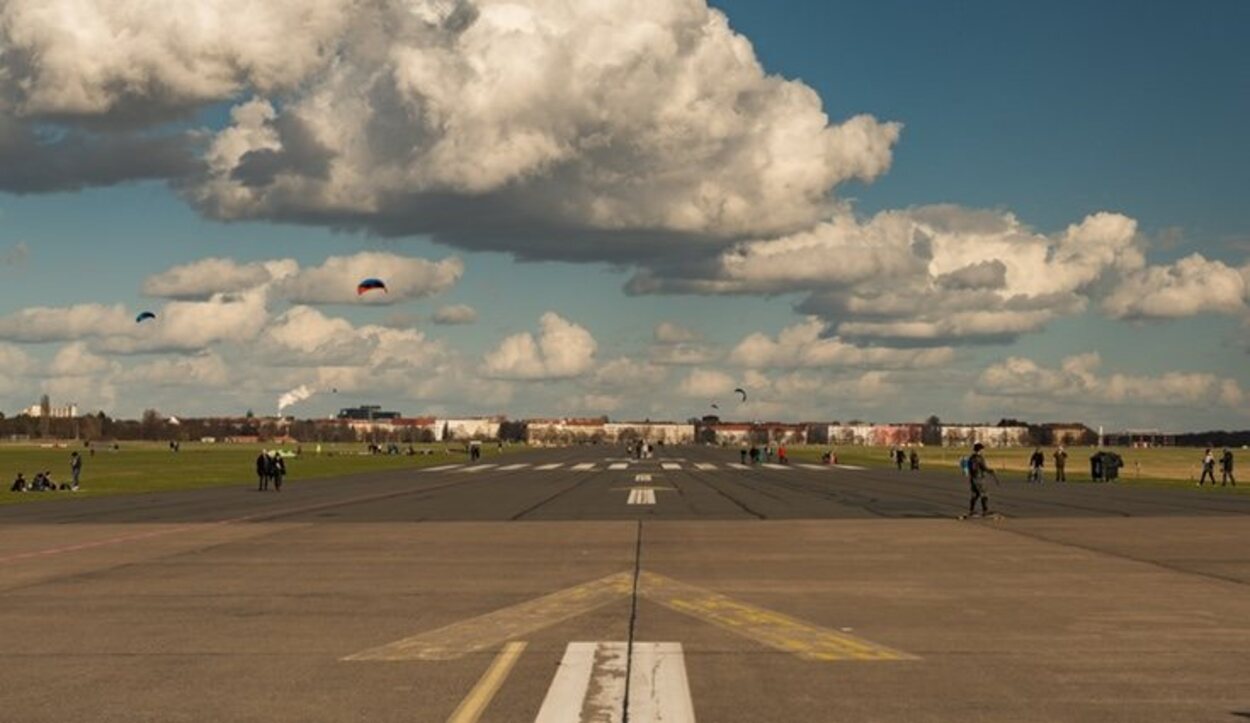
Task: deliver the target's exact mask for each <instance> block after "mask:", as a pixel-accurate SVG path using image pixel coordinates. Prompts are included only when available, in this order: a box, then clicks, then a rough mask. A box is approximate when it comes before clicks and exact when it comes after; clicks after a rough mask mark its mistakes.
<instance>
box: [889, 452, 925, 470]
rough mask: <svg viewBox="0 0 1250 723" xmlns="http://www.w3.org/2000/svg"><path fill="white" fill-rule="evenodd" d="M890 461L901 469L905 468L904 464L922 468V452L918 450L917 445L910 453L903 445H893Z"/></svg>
mask: <svg viewBox="0 0 1250 723" xmlns="http://www.w3.org/2000/svg"><path fill="white" fill-rule="evenodd" d="M890 461H891V462H893V463H894V464H895V466H896V467H898V468H899V469H900V470H901V469H903V465H904V464H906V465H909V466H910V467H911V469H912V470H918V469H920V453H919V452H917V451H916V448H915V447H912V449H911V452H910V453H908V452H907V451H906V450H904V449H903V448H902V447H891V448H890Z"/></svg>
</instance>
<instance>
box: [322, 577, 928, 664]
mask: <svg viewBox="0 0 1250 723" xmlns="http://www.w3.org/2000/svg"><path fill="white" fill-rule="evenodd" d="M632 591H633V574H632V573H628V572H622V573H619V574H616V575H609V576H607V577H604V578H600V579H598V580H594V581H591V582H588V583H585V584H583V585H578V586H576V587H570V588H567V589H565V590H561V591H559V592H555V593H552V594H550V595H545V596H543V597H540V598H535V599H533V600H528V601H526V602H523V603H519V604H517V605H513V606H511V607H506V608H503V609H500V610H496V611H494V612H490V613H486V614H485V615H479V616H478V617H475V618H470V619H468V620H462V621H460V622H458V623H453V624H451V625H448V626H446V627H442V628H438V629H437V630H431V631H429V632H426V633H421V634H420V635H415V636H413V637H410V638H404V639H403V640H398V641H396V642H393V643H390V644H388V645H383V646H381V647H378V648H372V649H370V650H366V651H364V652H360V653H356V654H355V655H349V656H347V657H346V658H343V660H388V661H398V660H455V659H457V658H462V657H464V656H466V655H469V654H471V653H476V652H479V651H482V650H486V649H490V648H494V647H495V646H498V645H500V644H502V643H505V642H507V641H509V640H514V639H516V638H519V637H522V636H524V635H527V634H529V633H532V632H535V631H538V630H542V629H544V628H549V627H551V626H552V625H555V624H557V623H560V622H563V621H565V620H568V619H570V618H573V617H576V616H578V615H582V614H584V613H588V612H590V611H591V610H595V609H597V608H600V607H603V606H604V605H607V604H609V603H612V602H615V601H617V600H620V599H622V598H627V597H629V596H630V594H631V593H632ZM638 592H639V594H640V595H642V597H644V598H646V599H647V600H650V601H652V602H654V603H657V604H659V605H662V606H664V607H666V608H668V609H670V610H675V611H677V612H680V613H683V614H686V615H690V616H692V617H695V618H698V619H700V620H703V621H704V622H707V623H710V624H712V625H715V626H717V627H720V628H722V629H724V630H728V631H730V632H732V633H736V634H738V635H741V636H742V637H744V638H747V639H749V640H754V641H755V642H757V643H761V644H763V645H767V646H768V647H771V648H775V649H777V650H780V651H782V652H786V653H791V654H793V655H797V656H798V657H800V658H802V659H804V660H814V661H822V662H834V661H840V660H916V659H917V658H916V656H914V655H911V654H909V653H904V652H902V651H899V650H894V649H893V648H887V647H885V646H884V645H878V644H876V643H874V642H872V641H870V640H865V639H863V638H860V637H856V636H854V635H848V634H847V633H841V632H835V631H833V630H830V629H828V628H823V627H820V626H819V625H815V624H813V623H809V622H805V621H803V620H800V619H798V618H794V617H790V616H789V615H785V614H783V613H779V612H775V611H772V610H768V609H766V608H762V607H758V606H755V605H751V604H750V603H744V602H741V601H738V600H734V599H733V598H731V597H728V596H726V595H721V594H720V593H717V592H712V591H711V590H706V589H704V588H701V587H696V586H694V585H688V584H686V583H684V582H678V581H677V580H674V579H672V578H668V577H664V576H663V575H657V574H655V573H653V572H643V573H641V575H640V577H639V589H638Z"/></svg>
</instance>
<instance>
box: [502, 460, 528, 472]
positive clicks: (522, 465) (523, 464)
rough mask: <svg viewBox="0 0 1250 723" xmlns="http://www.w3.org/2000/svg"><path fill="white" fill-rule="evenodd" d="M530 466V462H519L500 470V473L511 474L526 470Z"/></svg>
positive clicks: (506, 465)
mask: <svg viewBox="0 0 1250 723" xmlns="http://www.w3.org/2000/svg"><path fill="white" fill-rule="evenodd" d="M528 466H530V463H529V462H518V463H516V464H505V465H504V466H502V467H500V468H499V471H500V472H511V471H512V470H514V469H525V468H526V467H528Z"/></svg>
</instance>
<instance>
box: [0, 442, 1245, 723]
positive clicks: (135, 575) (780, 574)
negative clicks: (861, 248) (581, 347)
mask: <svg viewBox="0 0 1250 723" xmlns="http://www.w3.org/2000/svg"><path fill="white" fill-rule="evenodd" d="M737 463H738V455H737V452H736V450H717V449H708V448H698V447H683V448H669V449H661V450H659V454H658V456H657V458H656V459H652V460H645V461H629V460H627V459H626V458H625V457H624V455H623V452H622V451H621V450H620V448H614V447H588V448H580V449H566V450H536V451H530V452H523V453H518V454H510V455H504V456H502V457H498V458H490V459H488V460H487V461H486V462H485V463H483V464H479V465H473V466H470V465H465V464H463V458H456V457H449V460H448V462H447V464H446V465H439V468H435V469H427V470H408V471H394V472H385V473H378V474H371V475H358V476H351V477H344V478H340V479H332V480H314V481H299V480H298V479H294V480H292V481H291V482H289V483H288V484H287V485H286V486H285V487H284V490H283V492H281V493H273V492H269V493H259V492H257V491H256V490H255V484H254V483H243V484H240V485H239V486H236V487H229V488H217V489H209V490H198V491H192V492H179V493H160V494H150V495H136V496H130V497H109V498H96V499H91V498H88V499H75V500H59V501H56V502H52V501H48V502H40V503H35V504H27V505H17V506H10V507H5V508H0V671H2V672H0V678H2V679H3V681H4V682H3V683H0V720H3V721H65V720H76V721H205V720H211V721H356V720H360V721H456V722H457V723H471V722H472V721H478V720H480V721H495V722H500V721H541V722H542V723H559V722H569V723H572V722H574V721H636V722H638V723H642V722H643V721H669V722H677V723H681V722H683V721H693V720H696V719H697V720H699V721H704V722H705V723H706V722H707V721H830V722H839V721H1237V720H1246V719H1250V653H1248V652H1247V651H1250V595H1248V594H1247V593H1248V592H1250V586H1248V585H1250V552H1248V551H1247V550H1248V548H1247V545H1246V541H1247V538H1248V537H1250V535H1248V534H1247V533H1250V517H1247V514H1248V513H1250V496H1247V495H1237V494H1228V493H1225V492H1224V491H1222V490H1212V489H1203V490H1198V489H1162V488H1145V487H1127V486H1122V485H1114V484H1113V485H1089V484H1080V485H1075V484H1074V485H1063V484H1054V483H1047V484H1044V485H1025V484H1024V483H1023V482H1020V481H1012V480H1004V484H1003V485H1002V486H1001V487H999V488H995V487H993V486H992V485H991V488H990V491H991V497H992V502H993V506H994V507H995V509H996V510H997V511H998V512H1000V513H1002V515H1003V517H1002V518H1001V519H985V520H980V519H978V520H965V521H961V520H957V519H955V518H956V516H957V515H958V514H959V513H960V512H963V511H964V510H965V509H966V507H967V502H968V492H967V484H966V483H965V482H963V481H962V480H961V479H960V478H959V477H958V476H956V475H952V474H950V473H937V472H933V473H930V472H927V471H925V472H920V473H913V472H908V471H903V472H897V471H894V470H863V469H854V468H834V467H821V466H819V465H809V466H801V465H788V466H785V467H782V466H780V465H777V466H758V467H753V468H749V469H742V468H739V467H738V466H735V465H737ZM295 464H296V465H297V464H298V462H296V463H295ZM297 474H298V469H297V467H296V475H297ZM241 478H243V479H245V478H246V471H241Z"/></svg>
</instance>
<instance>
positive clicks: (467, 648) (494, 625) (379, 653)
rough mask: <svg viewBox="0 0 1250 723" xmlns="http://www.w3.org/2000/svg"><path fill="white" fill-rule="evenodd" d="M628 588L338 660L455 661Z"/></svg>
mask: <svg viewBox="0 0 1250 723" xmlns="http://www.w3.org/2000/svg"><path fill="white" fill-rule="evenodd" d="M633 585H634V576H633V575H632V574H630V573H627V572H622V573H619V574H616V575H609V576H607V577H604V578H600V579H598V580H594V581H592V582H588V583H585V584H583V585H578V586H576V587H570V588H567V589H565V590H561V591H559V592H556V593H552V594H550V595H544V596H543V597H540V598H534V599H533V600H527V601H526V602H523V603H519V604H517V605H513V606H511V607H506V608H503V609H501V610H496V611H494V612H491V613H486V614H485V615H479V616H478V617H475V618H470V619H468V620H462V621H460V622H458V623H453V624H451V625H448V626H446V627H442V628H438V629H437V630H431V631H429V632H426V633H421V634H420V635H415V636H413V637H411V638H404V639H403V640H397V641H395V642H393V643H390V644H388V645H383V646H381V647H378V648H373V649H371V650H366V651H364V652H361V653H356V654H355V655H349V656H347V657H346V658H343V659H344V660H391V661H394V660H455V659H456V658H462V657H464V656H466V655H468V654H470V653H476V652H478V651H481V650H486V649H489V648H493V647H495V646H496V645H499V644H500V643H503V642H506V641H508V640H512V639H514V638H519V637H521V636H523V635H527V634H529V633H532V632H534V631H537V630H542V629H543V628H548V627H551V626H552V625H555V624H556V623H559V622H563V621H565V620H568V619H569V618H573V617H576V616H578V615H581V614H583V613H588V612H590V611H591V610H594V609H596V608H600V607H603V606H604V605H607V604H608V603H610V602H614V601H616V600H620V599H621V598H623V597H629V595H630V594H631V593H632V591H633Z"/></svg>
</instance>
